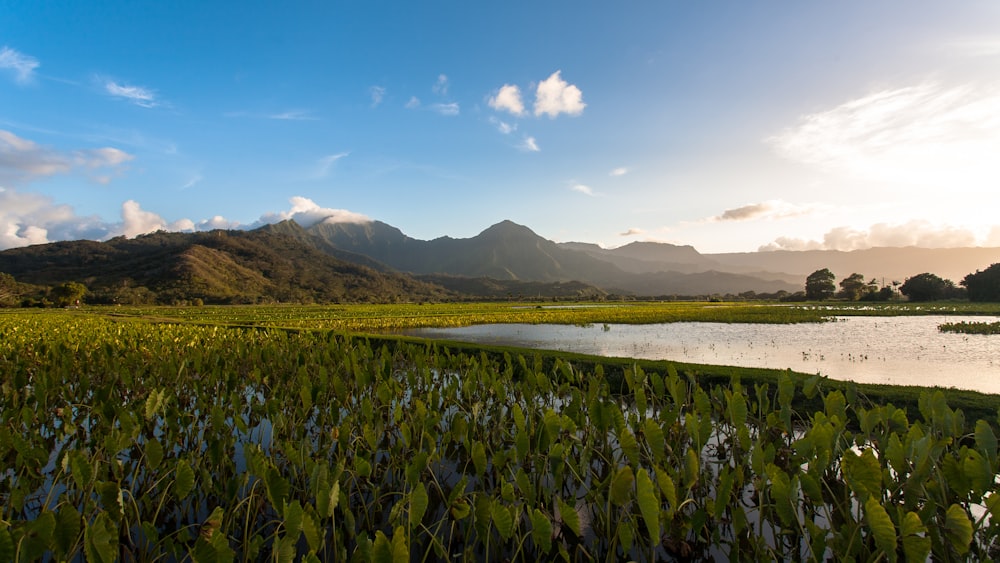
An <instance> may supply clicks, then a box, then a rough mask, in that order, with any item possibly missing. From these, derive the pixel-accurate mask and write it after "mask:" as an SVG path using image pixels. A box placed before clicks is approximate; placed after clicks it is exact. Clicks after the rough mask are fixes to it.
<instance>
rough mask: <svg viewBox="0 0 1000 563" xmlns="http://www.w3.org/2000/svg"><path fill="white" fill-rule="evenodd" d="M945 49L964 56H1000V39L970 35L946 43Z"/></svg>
mask: <svg viewBox="0 0 1000 563" xmlns="http://www.w3.org/2000/svg"><path fill="white" fill-rule="evenodd" d="M944 48H945V50H947V51H948V52H950V53H954V54H957V55H960V56H964V57H997V56H1000V39H997V38H996V37H968V38H962V39H958V40H955V41H951V42H948V43H946V44H945V47H944Z"/></svg>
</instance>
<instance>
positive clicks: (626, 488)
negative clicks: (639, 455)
mask: <svg viewBox="0 0 1000 563" xmlns="http://www.w3.org/2000/svg"><path fill="white" fill-rule="evenodd" d="M634 482H635V475H634V474H633V473H632V467H631V466H629V465H623V466H621V467H620V468H618V471H617V472H616V473H615V476H614V477H612V478H611V490H610V496H611V502H612V503H613V504H617V505H618V506H621V505H623V504H625V503H626V502H628V501H629V498H630V497H631V494H632V484H633V483H634Z"/></svg>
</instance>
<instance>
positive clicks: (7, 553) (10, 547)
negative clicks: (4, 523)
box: [0, 528, 14, 561]
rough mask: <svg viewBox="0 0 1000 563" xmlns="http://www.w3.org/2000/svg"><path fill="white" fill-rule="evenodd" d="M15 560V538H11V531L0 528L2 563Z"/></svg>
mask: <svg viewBox="0 0 1000 563" xmlns="http://www.w3.org/2000/svg"><path fill="white" fill-rule="evenodd" d="M13 560H14V538H12V537H11V536H10V530H8V529H7V528H0V561H13Z"/></svg>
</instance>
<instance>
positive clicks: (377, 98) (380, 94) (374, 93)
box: [368, 86, 385, 108]
mask: <svg viewBox="0 0 1000 563" xmlns="http://www.w3.org/2000/svg"><path fill="white" fill-rule="evenodd" d="M368 93H369V94H371V97H372V107H373V108H374V107H378V105H379V104H381V103H382V99H383V98H385V88H383V87H382V86H372V87H371V88H369V89H368Z"/></svg>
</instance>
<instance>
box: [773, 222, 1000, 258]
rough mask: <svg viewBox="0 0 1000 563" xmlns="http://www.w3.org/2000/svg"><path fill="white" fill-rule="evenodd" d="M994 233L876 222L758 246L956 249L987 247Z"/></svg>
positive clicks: (806, 248) (915, 224)
mask: <svg viewBox="0 0 1000 563" xmlns="http://www.w3.org/2000/svg"><path fill="white" fill-rule="evenodd" d="M996 229H997V228H996V227H994V231H991V232H990V233H989V234H987V235H985V236H982V237H980V236H979V235H978V234H977V233H976V232H975V231H973V230H972V229H969V228H965V227H954V226H951V225H935V224H932V223H930V222H928V221H921V220H913V221H908V222H906V223H876V224H874V225H871V226H870V227H868V228H867V229H861V228H854V227H846V226H842V227H835V228H833V229H830V230H829V231H827V233H826V234H825V235H823V240H822V241H818V240H810V239H802V238H793V237H781V238H778V239H775V241H774V242H772V243H770V244H768V245H765V246H762V247H760V250H761V251H768V250H841V251H850V250H863V249H866V248H873V247H903V246H918V247H922V248H960V247H969V246H977V245H990V244H991V241H992V238H991V237H992V236H993V235H994V234H995V231H996Z"/></svg>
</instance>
